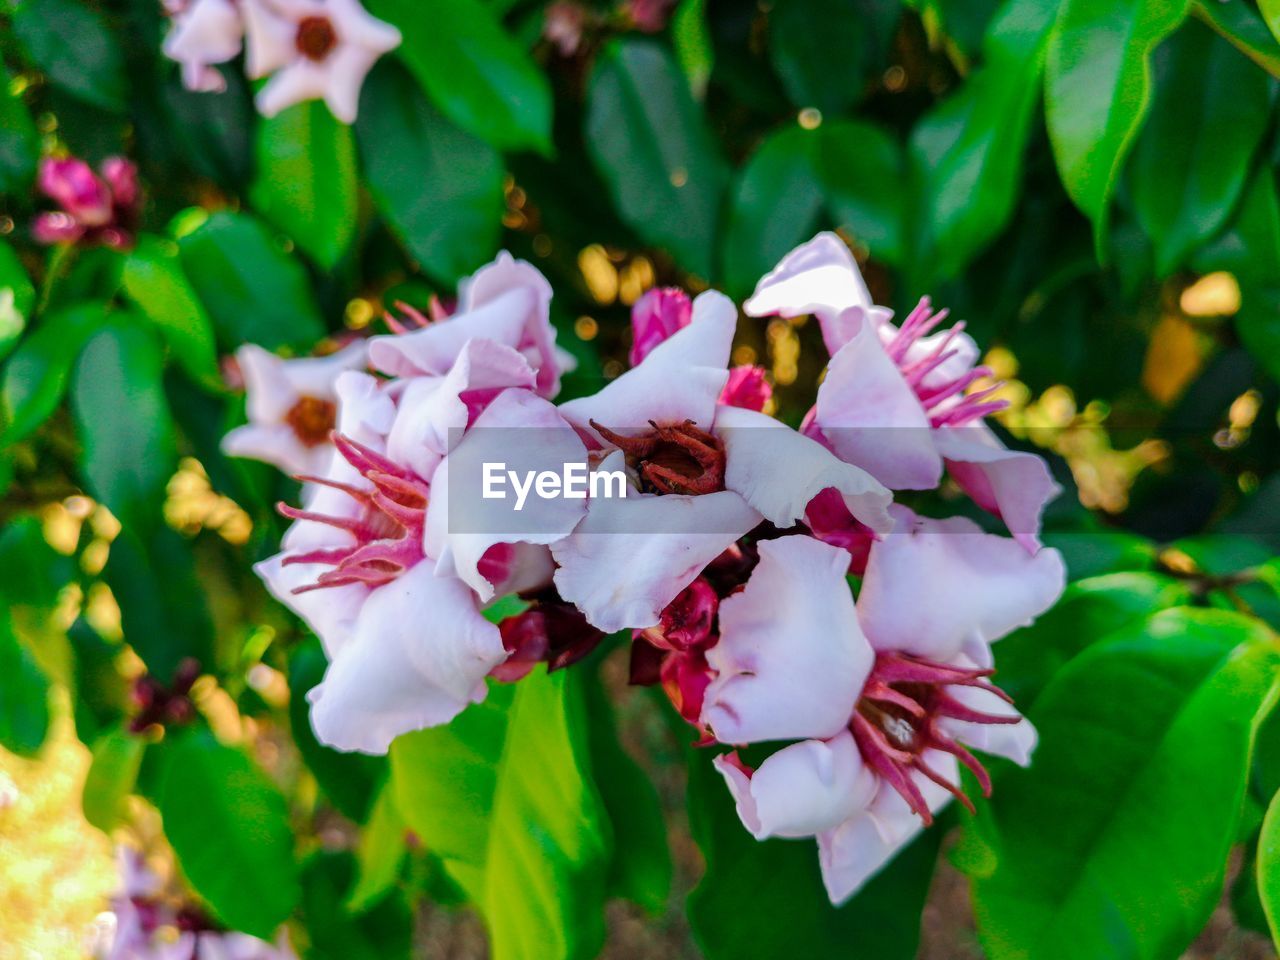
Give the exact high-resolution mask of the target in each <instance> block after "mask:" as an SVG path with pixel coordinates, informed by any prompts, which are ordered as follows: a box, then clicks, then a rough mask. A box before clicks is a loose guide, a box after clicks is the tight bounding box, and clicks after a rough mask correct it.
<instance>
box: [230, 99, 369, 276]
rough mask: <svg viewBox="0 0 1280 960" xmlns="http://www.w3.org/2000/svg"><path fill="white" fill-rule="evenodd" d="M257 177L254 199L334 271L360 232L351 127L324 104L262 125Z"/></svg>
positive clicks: (273, 220) (291, 111) (257, 206)
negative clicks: (358, 231)
mask: <svg viewBox="0 0 1280 960" xmlns="http://www.w3.org/2000/svg"><path fill="white" fill-rule="evenodd" d="M256 154H257V175H256V176H255V178H254V180H253V182H252V183H251V184H250V185H249V200H250V202H251V203H252V204H253V205H254V207H255V209H257V211H258V212H259V213H260V214H262V216H263V217H264V218H266V219H267V220H268V221H270V222H271V223H272V224H273V225H275V226H276V227H278V228H279V229H280V230H282V231H284V232H285V233H286V234H287V235H288V236H290V237H291V238H292V239H293V241H294V242H295V243H297V245H298V246H299V247H301V248H302V249H303V250H304V251H306V253H308V254H309V255H310V256H311V257H312V259H314V260H315V261H316V263H318V264H320V266H322V267H325V268H326V269H331V268H332V267H333V266H334V264H336V263H337V262H338V260H339V259H340V258H341V257H342V255H343V254H344V253H345V252H346V250H347V248H348V247H349V246H350V245H351V240H352V237H353V236H354V235H355V229H356V213H357V199H358V198H357V194H356V191H357V184H356V150H355V142H354V140H353V138H352V136H351V128H350V127H348V126H347V125H346V124H344V123H340V122H338V121H337V120H335V119H334V118H333V114H331V113H330V112H329V110H328V108H327V107H325V106H324V104H323V103H322V102H320V101H318V100H311V101H308V102H306V103H299V104H295V105H294V106H292V107H289V108H288V109H287V110H284V111H282V112H281V113H279V114H277V115H276V116H274V117H270V118H264V119H262V120H261V121H259V123H258V124H257V145H256Z"/></svg>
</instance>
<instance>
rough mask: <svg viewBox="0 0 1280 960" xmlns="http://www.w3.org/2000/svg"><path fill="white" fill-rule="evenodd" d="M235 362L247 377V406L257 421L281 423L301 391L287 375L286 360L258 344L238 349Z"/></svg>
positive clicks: (245, 378) (250, 416)
mask: <svg viewBox="0 0 1280 960" xmlns="http://www.w3.org/2000/svg"><path fill="white" fill-rule="evenodd" d="M236 362H237V363H238V364H239V365H240V374H241V376H243V377H244V390H245V407H246V412H247V413H248V415H249V420H250V421H251V422H255V423H279V422H280V421H281V420H283V419H284V416H285V414H286V413H288V412H289V410H290V408H291V407H292V406H293V405H294V404H295V403H297V402H298V391H297V390H296V389H295V388H294V386H293V381H292V379H291V378H290V377H288V376H286V375H285V361H284V360H283V359H282V358H281V357H277V356H276V355H275V354H274V353H272V352H270V351H269V350H263V349H262V348H261V347H260V346H258V345H257V344H255V343H246V344H245V345H244V346H242V347H241V348H240V349H239V350H237V351H236Z"/></svg>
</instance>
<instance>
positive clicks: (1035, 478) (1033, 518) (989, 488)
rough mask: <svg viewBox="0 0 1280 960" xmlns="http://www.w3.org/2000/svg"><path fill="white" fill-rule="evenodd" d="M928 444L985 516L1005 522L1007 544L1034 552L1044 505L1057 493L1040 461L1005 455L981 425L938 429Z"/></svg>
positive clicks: (1019, 454)
mask: <svg viewBox="0 0 1280 960" xmlns="http://www.w3.org/2000/svg"><path fill="white" fill-rule="evenodd" d="M934 443H935V444H936V445H937V448H938V452H939V453H940V454H942V457H943V459H944V460H945V462H946V465H947V472H948V473H949V474H951V478H952V479H953V480H955V482H956V483H958V484H959V485H960V489H962V490H963V491H964V492H965V493H967V494H968V495H969V496H970V498H971V499H972V500H973V502H974V503H976V504H977V505H978V506H980V507H981V508H982V509H983V510H986V511H987V512H988V513H993V514H995V515H996V516H997V517H999V518H1000V519H1001V520H1003V521H1004V522H1005V526H1007V527H1008V528H1009V532H1010V533H1012V534H1013V539H1015V540H1017V541H1018V543H1020V544H1022V546H1023V547H1024V548H1025V549H1026V550H1027V551H1028V552H1030V553H1035V552H1036V551H1037V550H1038V549H1040V518H1041V515H1042V514H1043V513H1044V508H1045V505H1046V504H1047V503H1048V502H1049V501H1050V500H1052V499H1053V498H1054V497H1056V496H1057V495H1058V494H1059V493H1061V492H1062V488H1061V487H1060V486H1058V484H1057V483H1056V482H1055V481H1054V479H1053V476H1052V475H1051V474H1050V473H1049V466H1048V464H1046V463H1045V461H1044V458H1043V457H1039V456H1037V455H1036V454H1034V453H1025V452H1023V451H1021V450H1009V449H1007V448H1006V447H1005V446H1004V444H1002V443H1001V442H1000V441H999V439H997V438H996V436H995V434H993V433H992V432H991V430H990V429H989V428H988V427H987V426H986V425H985V424H980V423H979V424H974V425H972V426H967V427H943V428H941V429H939V430H937V431H936V432H935V433H934Z"/></svg>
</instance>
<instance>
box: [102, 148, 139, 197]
mask: <svg viewBox="0 0 1280 960" xmlns="http://www.w3.org/2000/svg"><path fill="white" fill-rule="evenodd" d="M99 169H100V170H101V171H102V179H104V180H106V182H107V186H109V187H110V188H111V197H112V199H113V200H114V201H115V205H116V206H117V207H127V208H132V207H135V206H136V205H137V203H138V168H137V167H136V166H134V164H133V162H132V161H131V160H127V159H125V158H124V157H107V159H105V160H103V161H102V166H101V167H100V168H99Z"/></svg>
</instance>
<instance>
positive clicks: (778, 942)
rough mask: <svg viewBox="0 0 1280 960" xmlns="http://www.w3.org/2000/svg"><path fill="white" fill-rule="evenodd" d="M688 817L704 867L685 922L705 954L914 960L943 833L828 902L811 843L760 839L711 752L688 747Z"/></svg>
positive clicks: (718, 957)
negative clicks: (842, 898)
mask: <svg viewBox="0 0 1280 960" xmlns="http://www.w3.org/2000/svg"><path fill="white" fill-rule="evenodd" d="M687 756H688V762H689V823H690V827H691V828H692V830H693V836H694V839H695V840H696V841H697V842H698V847H699V848H700V849H701V850H702V855H703V857H705V858H706V861H707V870H706V873H705V874H704V875H703V877H702V881H701V882H700V883H699V884H698V886H697V888H696V889H695V890H694V891H693V892H692V893H691V894H690V895H689V923H690V925H691V926H692V927H693V932H694V935H695V937H696V938H697V940H698V944H699V946H701V948H702V952H703V954H704V955H705V956H706V957H707V958H708V960H737V958H742V957H806V958H807V957H815V958H816V957H846V956H856V957H867V958H874V960H913V958H914V957H915V956H916V949H917V947H918V945H919V942H920V913H921V911H922V910H923V909H924V903H925V897H926V895H927V894H928V891H929V882H930V879H931V877H932V875H933V868H934V864H935V862H936V859H937V851H938V842H939V840H940V839H941V833H942V831H941V830H938V829H933V830H927V831H925V832H924V833H923V834H922V835H921V836H920V837H919V838H918V839H917V840H916V841H915V842H914V843H912V844H911V845H910V846H908V847H906V848H905V849H903V850H902V851H901V852H899V853H898V855H897V857H896V858H895V859H894V860H893V861H892V862H890V864H889V865H888V866H887V867H885V869H884V870H883V871H882V872H881V873H880V874H878V875H877V876H876V877H875V878H874V879H873V880H871V882H870V883H868V884H867V886H866V887H864V888H863V889H862V891H861V892H859V893H858V895H857V896H855V897H854V898H853V899H852V900H851V901H849V903H847V904H845V905H844V906H843V907H840V908H839V909H836V908H833V907H832V906H831V904H830V902H829V900H828V899H827V893H826V890H825V889H823V886H822V878H821V875H820V873H819V870H818V845H817V843H816V842H815V841H813V840H778V839H772V840H765V841H763V842H761V841H758V840H756V839H755V838H754V837H752V836H751V834H749V833H747V830H746V828H745V827H744V826H743V825H742V821H741V820H739V819H738V814H737V812H736V811H735V810H734V807H733V801H732V799H731V798H730V796H729V790H728V788H727V787H726V786H725V784H724V779H723V778H722V777H721V776H720V774H719V773H717V772H716V771H715V768H714V767H712V765H711V757H712V755H711V753H710V752H709V751H706V750H690V751H688V753H687Z"/></svg>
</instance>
